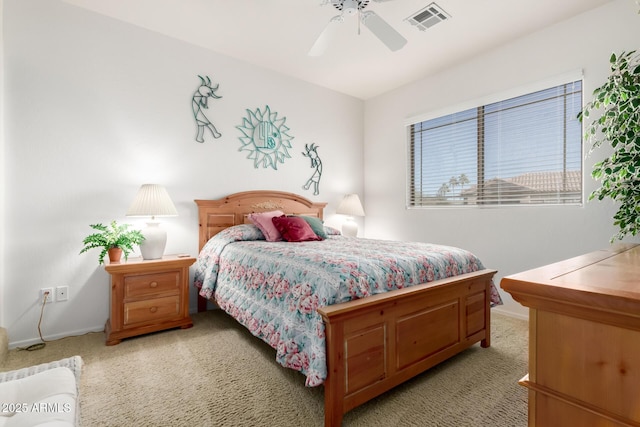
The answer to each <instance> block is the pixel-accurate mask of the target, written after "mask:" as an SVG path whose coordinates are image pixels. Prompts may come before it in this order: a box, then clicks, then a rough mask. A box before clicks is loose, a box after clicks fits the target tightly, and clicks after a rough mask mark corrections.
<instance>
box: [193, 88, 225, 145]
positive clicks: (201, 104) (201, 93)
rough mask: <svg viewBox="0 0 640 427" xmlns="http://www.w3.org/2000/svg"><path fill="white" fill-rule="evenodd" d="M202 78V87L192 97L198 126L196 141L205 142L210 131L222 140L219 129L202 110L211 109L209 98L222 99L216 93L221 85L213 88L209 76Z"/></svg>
mask: <svg viewBox="0 0 640 427" xmlns="http://www.w3.org/2000/svg"><path fill="white" fill-rule="evenodd" d="M198 77H200V86H198V89H196V91H195V93H194V94H193V96H192V97H191V108H192V110H193V118H194V119H195V120H196V125H197V126H198V133H197V134H196V141H198V142H204V131H205V129H209V131H210V132H211V134H212V135H213V137H214V138H220V137H221V136H222V134H221V133H220V132H218V129H216V127H215V126H214V125H213V123H211V120H209V118H208V117H207V116H206V115H205V114H204V111H202V109H203V108H204V109H208V108H209V98H213V99H220V98H222V96H220V95H217V94H216V91H217V90H218V88H219V87H220V84H217V85H215V87H214V86H211V79H210V78H209V76H204V77H202V76H198Z"/></svg>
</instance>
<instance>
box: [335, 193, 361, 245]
mask: <svg viewBox="0 0 640 427" xmlns="http://www.w3.org/2000/svg"><path fill="white" fill-rule="evenodd" d="M336 213H337V214H341V215H346V216H347V220H346V221H345V222H344V224H342V234H344V235H345V236H350V237H356V236H357V235H358V224H356V222H355V221H354V220H353V217H354V216H364V209H363V208H362V203H361V202H360V198H359V197H358V195H357V194H347V195H346V196H344V198H343V199H342V201H341V202H340V204H339V205H338V209H336Z"/></svg>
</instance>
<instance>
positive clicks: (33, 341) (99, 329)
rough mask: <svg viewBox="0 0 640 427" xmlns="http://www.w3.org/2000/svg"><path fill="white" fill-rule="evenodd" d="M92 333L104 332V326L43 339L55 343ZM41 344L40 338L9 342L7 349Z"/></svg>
mask: <svg viewBox="0 0 640 427" xmlns="http://www.w3.org/2000/svg"><path fill="white" fill-rule="evenodd" d="M94 332H104V325H103V326H95V327H93V328H87V329H79V330H76V331H67V332H64V333H61V334H56V335H48V336H45V337H43V338H44V340H45V341H56V340H59V339H62V338H68V337H75V336H79V335H85V334H90V333H94ZM40 342H42V341H41V340H40V338H32V339H29V340H24V341H16V342H10V343H9V349H14V348H25V347H28V346H30V345H33V344H38V343H40Z"/></svg>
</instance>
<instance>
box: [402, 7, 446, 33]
mask: <svg viewBox="0 0 640 427" xmlns="http://www.w3.org/2000/svg"><path fill="white" fill-rule="evenodd" d="M449 18H451V15H449V14H448V13H447V12H445V11H444V9H442V8H441V7H440V6H438V5H437V4H436V3H431V4H429V5H428V6H427V7H425V8H424V9H421V10H419V11H418V12H416V13H414V14H413V15H411V16H410V17H408V18H407V19H405V21H409V23H410V24H411V25H413V26H415V27H417V28H418V29H419V30H420V31H425V30H426V29H427V28H431V27H433V26H434V25H436V24H437V23H438V22H442V21H444V20H445V19H449Z"/></svg>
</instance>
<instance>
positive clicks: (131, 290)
mask: <svg viewBox="0 0 640 427" xmlns="http://www.w3.org/2000/svg"><path fill="white" fill-rule="evenodd" d="M179 289H180V272H178V271H167V272H164V273H152V274H134V275H127V276H125V278H124V297H125V298H136V297H140V296H145V295H153V294H157V293H161V292H169V291H176V292H177V291H178V290H179Z"/></svg>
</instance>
